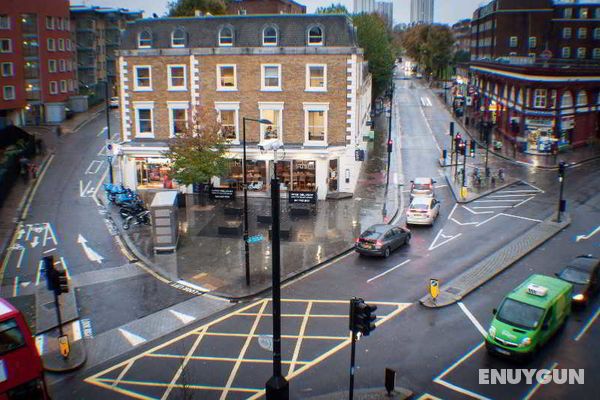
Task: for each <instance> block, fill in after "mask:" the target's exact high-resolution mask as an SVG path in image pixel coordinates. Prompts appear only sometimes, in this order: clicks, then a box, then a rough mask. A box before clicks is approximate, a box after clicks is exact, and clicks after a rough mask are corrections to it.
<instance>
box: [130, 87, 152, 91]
mask: <svg viewBox="0 0 600 400" xmlns="http://www.w3.org/2000/svg"><path fill="white" fill-rule="evenodd" d="M133 91H134V92H151V91H152V88H151V87H150V88H144V87H141V88H133Z"/></svg>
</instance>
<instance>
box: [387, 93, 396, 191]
mask: <svg viewBox="0 0 600 400" xmlns="http://www.w3.org/2000/svg"><path fill="white" fill-rule="evenodd" d="M393 106H394V82H392V86H391V88H390V108H389V110H388V111H387V114H388V115H387V117H388V141H387V152H388V159H387V177H386V181H385V187H386V188H387V187H388V186H389V184H390V164H391V161H392V109H393Z"/></svg>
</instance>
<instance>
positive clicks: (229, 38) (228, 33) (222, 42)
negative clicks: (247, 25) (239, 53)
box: [219, 26, 233, 46]
mask: <svg viewBox="0 0 600 400" xmlns="http://www.w3.org/2000/svg"><path fill="white" fill-rule="evenodd" d="M219 46H233V30H232V29H231V28H229V27H227V26H226V27H224V28H221V30H220V31H219Z"/></svg>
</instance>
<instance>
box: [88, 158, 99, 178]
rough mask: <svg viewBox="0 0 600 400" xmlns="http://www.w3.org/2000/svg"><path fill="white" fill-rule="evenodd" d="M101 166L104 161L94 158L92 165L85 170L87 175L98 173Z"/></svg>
mask: <svg viewBox="0 0 600 400" xmlns="http://www.w3.org/2000/svg"><path fill="white" fill-rule="evenodd" d="M101 167H102V161H98V160H92V161H91V162H90V165H89V166H88V167H87V169H86V170H85V175H94V174H97V173H98V171H99V170H100V168H101Z"/></svg>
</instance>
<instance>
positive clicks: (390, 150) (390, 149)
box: [387, 139, 394, 153]
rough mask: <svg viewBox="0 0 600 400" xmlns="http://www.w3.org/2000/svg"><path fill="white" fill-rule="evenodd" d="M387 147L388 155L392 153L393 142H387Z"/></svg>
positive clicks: (390, 140)
mask: <svg viewBox="0 0 600 400" xmlns="http://www.w3.org/2000/svg"><path fill="white" fill-rule="evenodd" d="M387 145H388V153H391V152H392V148H393V146H394V142H393V141H392V139H389V140H388V142H387Z"/></svg>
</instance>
